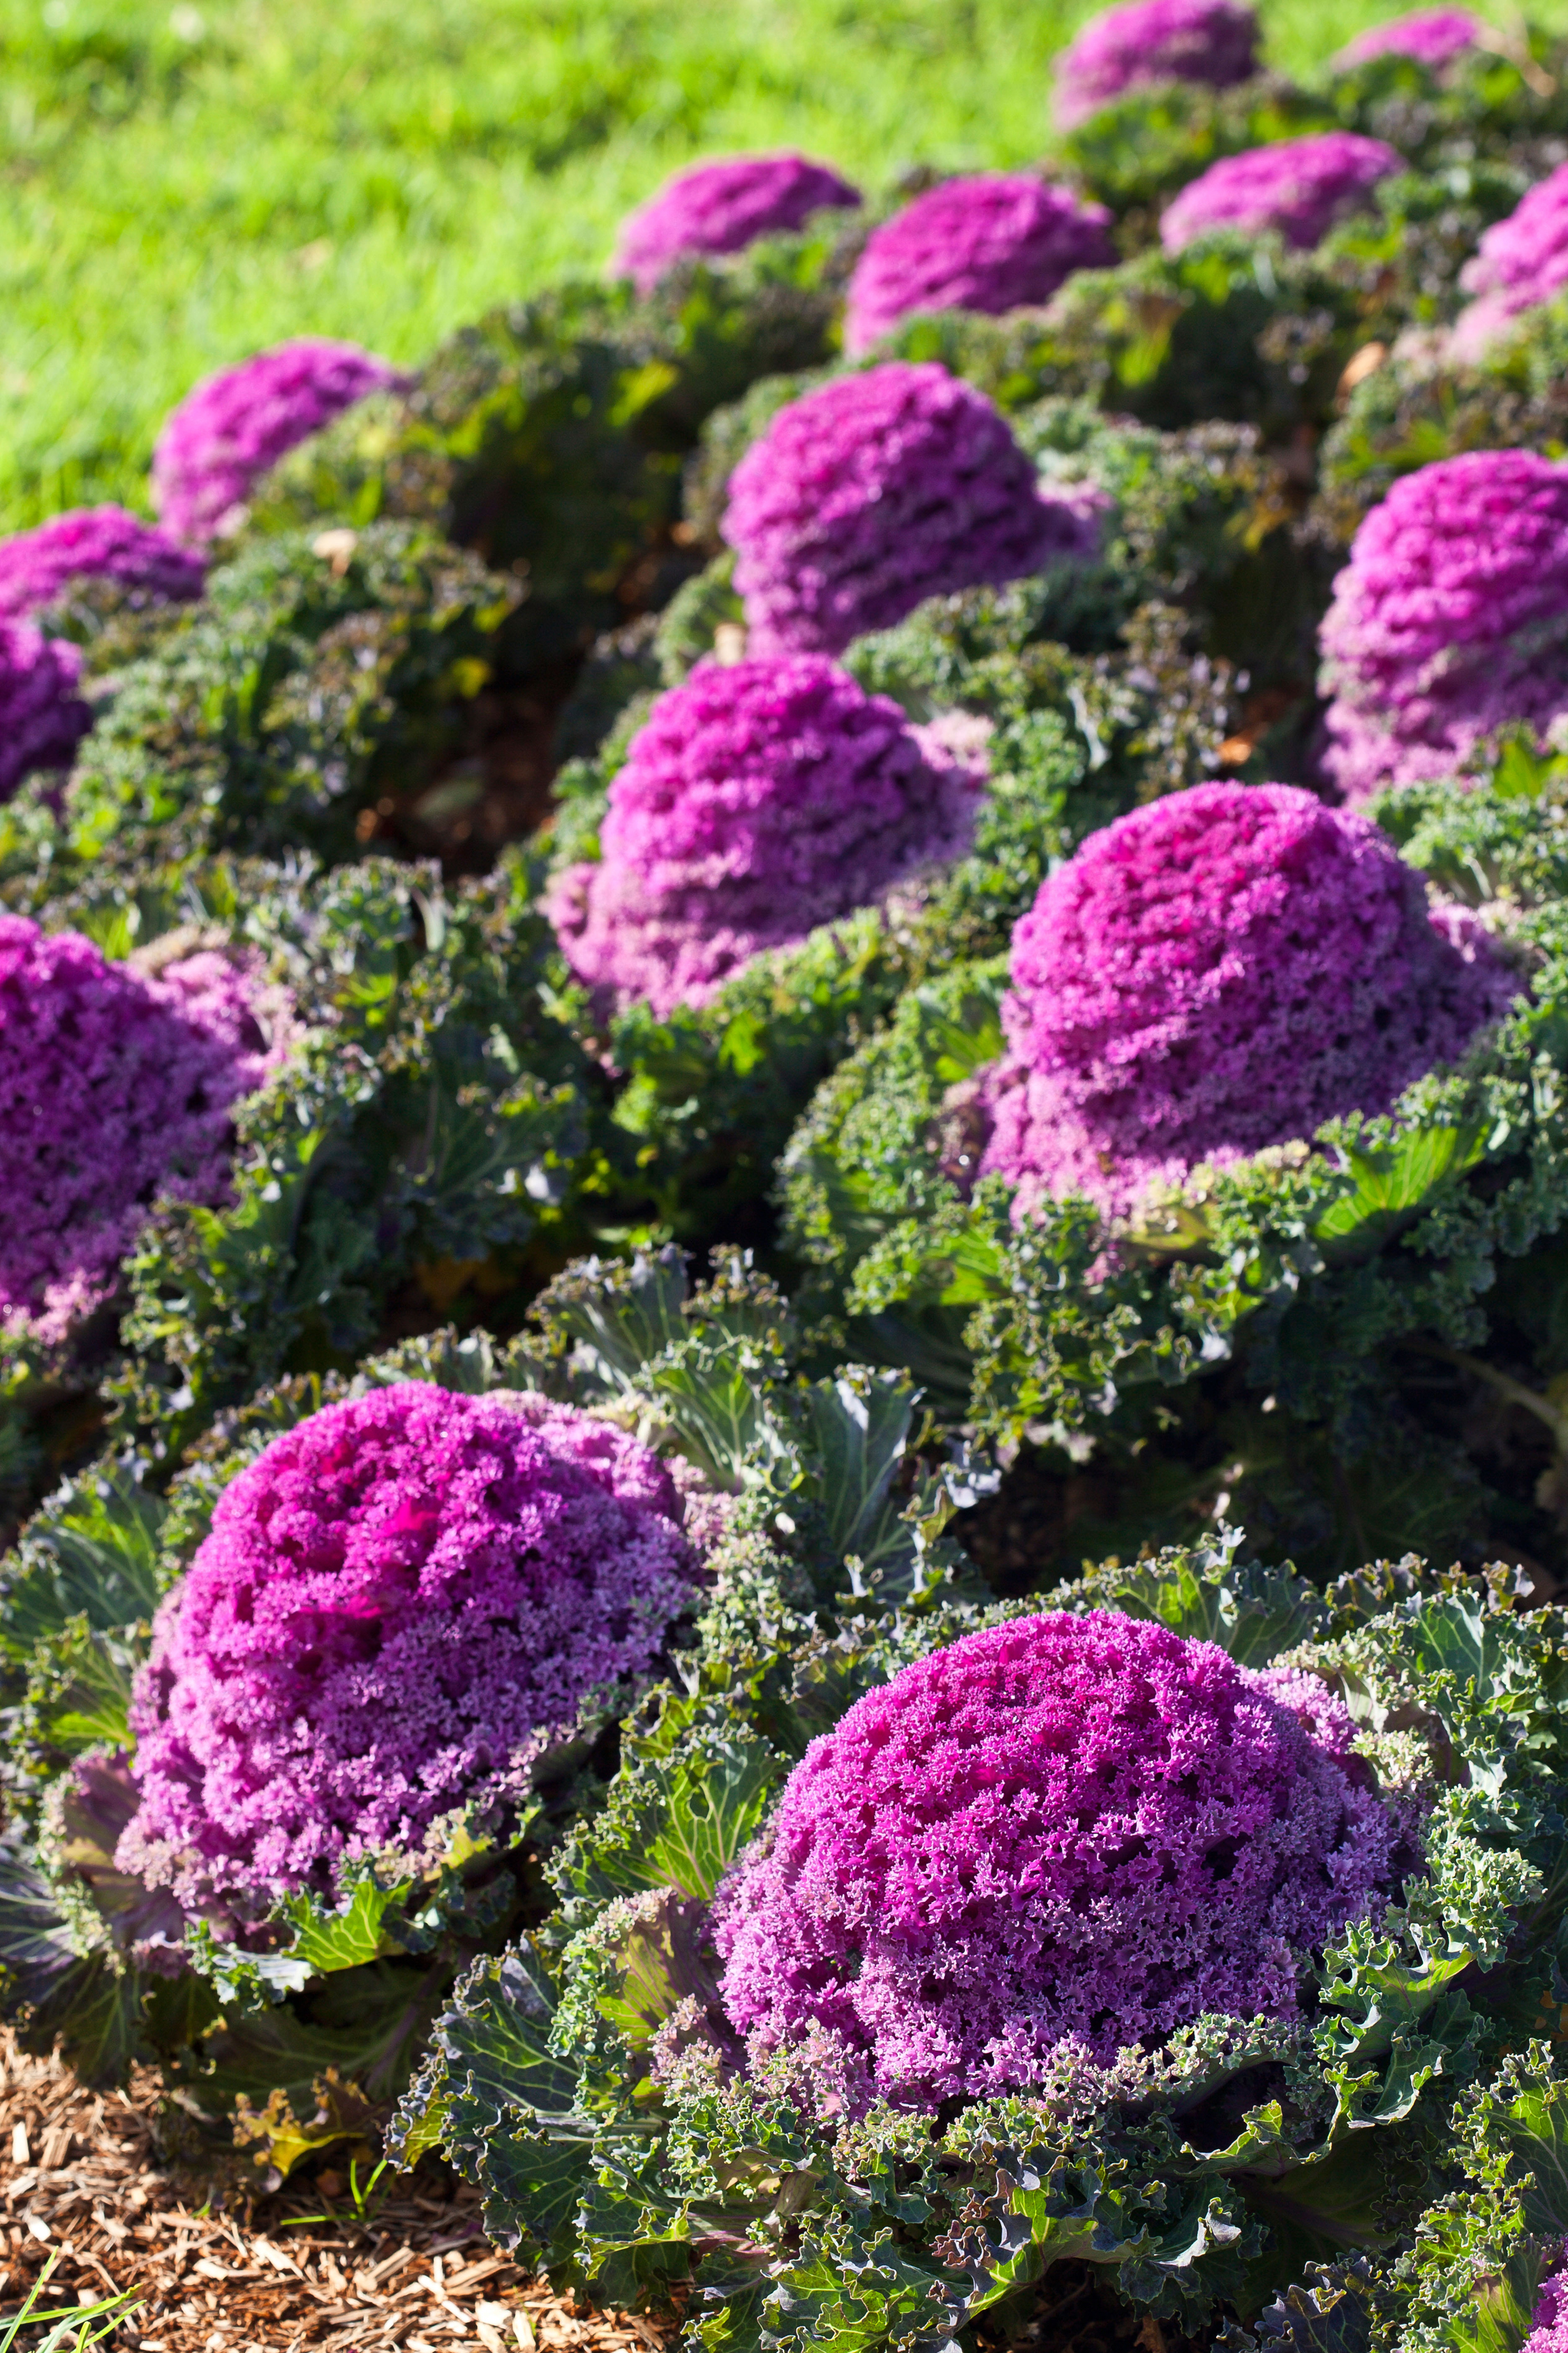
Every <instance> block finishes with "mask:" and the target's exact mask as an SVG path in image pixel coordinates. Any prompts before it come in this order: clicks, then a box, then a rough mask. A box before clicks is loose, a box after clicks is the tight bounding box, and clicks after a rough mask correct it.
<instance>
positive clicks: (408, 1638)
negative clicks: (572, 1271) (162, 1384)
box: [118, 1381, 695, 1913]
mask: <svg viewBox="0 0 1568 2353" xmlns="http://www.w3.org/2000/svg"><path fill="white" fill-rule="evenodd" d="M681 1523H682V1504H681V1501H680V1497H679V1492H678V1490H677V1488H676V1486H675V1483H674V1482H673V1481H672V1480H671V1478H670V1475H669V1473H668V1471H666V1469H665V1468H664V1466H663V1464H662V1463H661V1462H660V1461H659V1460H658V1457H657V1455H655V1454H652V1453H650V1452H649V1451H648V1449H647V1447H645V1446H642V1445H640V1444H639V1443H638V1442H637V1440H635V1439H633V1438H629V1437H627V1436H626V1433H625V1432H624V1431H622V1430H617V1429H616V1428H614V1427H613V1426H612V1425H610V1424H608V1423H606V1422H604V1421H600V1420H596V1419H593V1418H592V1417H591V1416H589V1415H587V1414H584V1413H582V1412H580V1411H578V1409H576V1408H575V1407H572V1406H562V1405H554V1404H552V1403H549V1402H548V1401H547V1400H545V1399H544V1398H539V1397H534V1396H524V1395H519V1394H516V1393H512V1392H508V1391H496V1392H492V1393H490V1394H489V1395H488V1396H485V1397H469V1396H463V1395H454V1394H453V1393H452V1392H450V1391H448V1390H445V1389H439V1388H434V1387H432V1386H430V1385H429V1384H427V1383H425V1382H422V1381H406V1382H403V1383H400V1384H399V1385H397V1386H396V1387H395V1388H384V1389H376V1390H373V1391H372V1392H371V1393H370V1395H368V1396H366V1397H361V1398H351V1399H349V1400H348V1401H346V1402H345V1403H342V1404H340V1405H331V1406H327V1407H325V1408H323V1409H322V1410H321V1412H320V1413H315V1414H312V1415H311V1416H310V1418H309V1419H308V1420H305V1421H302V1422H300V1424H299V1425H298V1426H297V1427H296V1428H295V1429H293V1430H286V1431H285V1432H284V1433H283V1434H282V1435H281V1436H280V1437H278V1438H275V1439H274V1440H272V1442H271V1444H270V1445H269V1446H268V1448H267V1450H266V1451H265V1452H264V1453H263V1454H261V1455H260V1456H259V1458H258V1460H257V1461H255V1462H253V1463H251V1464H250V1465H249V1466H248V1467H247V1469H245V1470H243V1471H241V1472H239V1474H238V1475H237V1478H236V1479H234V1481H233V1482H231V1484H230V1485H229V1486H227V1487H226V1489H225V1490H224V1492H223V1493H222V1495H221V1496H220V1497H219V1499H218V1503H217V1506H216V1510H215V1512H214V1514H213V1520H212V1527H211V1532H210V1534H209V1535H207V1536H206V1538H205V1541H204V1543H203V1544H202V1546H201V1547H200V1549H199V1550H198V1551H197V1553H196V1555H195V1559H194V1560H193V1561H192V1563H191V1567H190V1569H189V1571H188V1572H187V1574H186V1576H185V1577H184V1581H183V1582H182V1583H181V1584H180V1585H179V1586H177V1587H176V1588H174V1591H173V1592H172V1593H171V1594H170V1596H169V1598H168V1599H167V1600H166V1601H165V1602H164V1604H163V1608H162V1609H161V1610H160V1612H159V1615H158V1619H157V1621H156V1624H155V1626H154V1629H153V1650H152V1654H151V1656H150V1658H149V1660H148V1662H147V1664H146V1665H145V1667H144V1668H143V1669H142V1672H141V1675H140V1677H139V1678H138V1682H137V1685H136V1690H135V1696H134V1701H133V1704H132V1731H133V1733H134V1735H135V1739H136V1755H135V1767H134V1770H135V1778H136V1782H137V1787H138V1790H139V1793H140V1802H139V1805H138V1809H137V1812H136V1815H135V1818H134V1819H133V1820H132V1822H131V1823H130V1824H129V1826H128V1827H127V1829H126V1830H125V1831H124V1832H123V1833H122V1835H121V1841H120V1844H119V1849H118V1859H119V1862H120V1863H121V1868H123V1869H125V1870H128V1871H132V1872H135V1873H138V1874H139V1875H140V1876H141V1877H142V1879H143V1880H144V1881H146V1882H147V1883H148V1884H149V1885H154V1886H167V1887H171V1888H172V1889H173V1890H174V1893H175V1894H177V1895H178V1896H179V1897H180V1898H181V1900H182V1901H183V1902H185V1903H188V1904H202V1903H206V1902H210V1901H212V1900H214V1899H217V1900H223V1899H226V1898H227V1899H232V1900H233V1902H234V1903H235V1904H236V1905H237V1908H238V1909H239V1910H240V1911H241V1912H242V1913H243V1912H244V1911H245V1910H246V1909H247V1908H249V1909H251V1910H255V1909H258V1908H260V1907H261V1906H263V1905H265V1904H266V1902H267V1901H268V1899H269V1898H270V1897H272V1896H274V1895H276V1894H279V1893H282V1892H285V1891H287V1890H289V1889H292V1888H299V1887H303V1886H314V1887H319V1888H322V1889H326V1888H330V1887H331V1884H332V1882H333V1877H334V1873H335V1872H336V1870H337V1867H338V1866H339V1865H340V1864H342V1863H343V1862H348V1861H351V1860H352V1859H353V1858H354V1857H355V1856H357V1855H362V1854H367V1853H374V1852H378V1851H382V1850H385V1849H387V1848H395V1849H397V1850H399V1851H400V1852H411V1851H414V1852H416V1851H418V1850H419V1849H420V1847H421V1844H422V1842H423V1841H426V1837H427V1834H429V1833H431V1832H432V1831H434V1832H435V1833H436V1837H437V1841H439V1838H440V1831H439V1824H440V1822H441V1820H442V1818H443V1817H450V1815H451V1814H452V1813H453V1812H454V1811H455V1810H458V1809H461V1808H464V1807H466V1806H468V1804H469V1803H470V1802H476V1803H478V1804H479V1805H487V1804H506V1803H510V1802H516V1801H518V1800H520V1799H523V1798H525V1797H526V1796H527V1794H528V1791H529V1788H530V1784H531V1773H532V1768H533V1767H534V1766H535V1765H536V1763H537V1762H538V1760H539V1758H540V1757H542V1755H543V1754H544V1753H545V1752H546V1751H547V1750H549V1749H551V1748H552V1747H557V1746H560V1745H561V1744H562V1743H563V1742H564V1741H567V1740H569V1739H571V1738H572V1737H573V1736H574V1734H576V1733H577V1732H578V1731H579V1730H580V1729H581V1728H584V1726H585V1725H588V1724H590V1723H592V1722H593V1721H594V1720H595V1715H596V1713H597V1712H598V1711H601V1710H602V1709H603V1708H605V1706H608V1705H614V1704H617V1703H619V1702H624V1700H625V1698H626V1686H627V1685H628V1684H629V1683H637V1681H638V1680H639V1679H640V1678H642V1677H644V1676H646V1675H647V1672H649V1670H650V1669H651V1668H652V1667H653V1665H654V1663H655V1662H656V1661H657V1660H658V1656H659V1653H660V1651H661V1649H662V1647H663V1645H664V1642H665V1639H666V1636H667V1634H668V1630H669V1627H670V1624H671V1621H672V1620H674V1619H675V1618H676V1617H677V1616H679V1613H680V1612H681V1610H682V1609H685V1608H687V1607H688V1605H689V1602H690V1601H691V1599H692V1594H693V1585H692V1579H693V1576H694V1573H695V1556H694V1554H693V1551H692V1548H691V1546H690V1545H689V1541H688V1539H687V1536H686V1535H685V1532H684V1530H683V1527H682V1525H681Z"/></svg>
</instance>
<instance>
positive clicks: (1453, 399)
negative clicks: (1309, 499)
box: [1312, 299, 1568, 547]
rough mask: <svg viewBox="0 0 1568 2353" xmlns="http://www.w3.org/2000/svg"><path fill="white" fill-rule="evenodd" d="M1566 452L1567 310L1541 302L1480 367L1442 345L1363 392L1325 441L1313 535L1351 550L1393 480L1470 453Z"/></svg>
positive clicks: (1389, 366) (1381, 375) (1385, 369)
mask: <svg viewBox="0 0 1568 2353" xmlns="http://www.w3.org/2000/svg"><path fill="white" fill-rule="evenodd" d="M1565 446H1568V302H1564V301H1562V300H1561V299H1559V300H1558V301H1552V302H1546V303H1542V306H1541V307H1540V309H1539V310H1534V311H1526V312H1524V313H1522V314H1521V317H1520V319H1519V320H1518V322H1517V323H1516V324H1515V326H1514V327H1513V328H1512V330H1511V331H1510V332H1509V333H1508V334H1507V335H1505V336H1503V337H1502V338H1501V339H1500V342H1499V343H1498V344H1497V346H1496V348H1495V349H1494V350H1493V351H1492V352H1490V353H1489V354H1488V355H1487V356H1486V357H1485V358H1484V359H1483V360H1482V361H1481V362H1480V364H1479V365H1477V366H1475V367H1457V366H1453V365H1451V364H1447V363H1446V362H1445V360H1444V358H1443V356H1442V351H1441V346H1440V345H1438V346H1436V347H1434V348H1433V349H1432V350H1431V351H1430V352H1426V353H1422V352H1419V351H1418V352H1416V353H1413V354H1412V355H1411V356H1410V357H1409V358H1400V357H1398V356H1395V357H1394V358H1392V359H1390V360H1388V361H1386V362H1385V363H1384V365H1383V366H1382V367H1380V368H1378V369H1376V370H1375V372H1374V373H1373V375H1369V376H1368V377H1367V378H1366V379H1365V381H1364V382H1363V383H1362V384H1361V385H1358V386H1357V387H1356V389H1355V391H1354V393H1353V394H1352V396H1351V400H1350V403H1349V406H1348V407H1347V409H1346V411H1345V414H1344V416H1343V417H1342V418H1341V420H1340V422H1339V423H1338V424H1337V425H1336V426H1335V427H1334V428H1333V430H1332V431H1331V433H1330V434H1329V435H1328V437H1327V438H1326V439H1325V440H1324V443H1323V448H1322V457H1321V480H1320V487H1319V491H1318V496H1317V498H1316V500H1315V501H1314V503H1313V509H1312V524H1313V527H1314V529H1315V530H1316V531H1317V532H1318V533H1320V534H1321V536H1322V537H1323V538H1324V539H1326V540H1327V541H1328V542H1330V543H1331V544H1332V545H1334V546H1335V547H1342V546H1344V545H1346V544H1348V543H1349V541H1350V540H1351V538H1352V535H1353V534H1354V532H1355V529H1356V526H1357V524H1358V523H1359V522H1361V521H1362V518H1363V516H1364V515H1366V514H1368V513H1370V512H1371V511H1372V509H1373V507H1374V506H1375V505H1376V504H1377V503H1378V501H1379V500H1380V499H1382V498H1383V497H1384V495H1385V493H1386V491H1387V490H1388V487H1389V484H1390V483H1391V482H1394V481H1395V480H1398V478H1399V476H1400V475H1401V474H1408V473H1411V472H1413V471H1414V470H1415V468H1417V467H1418V466H1430V465H1433V464H1435V463H1436V460H1437V459H1440V458H1457V457H1458V456H1459V455H1460V453H1461V452H1462V451H1464V450H1466V449H1539V450H1541V451H1542V453H1543V454H1544V455H1545V456H1547V457H1549V458H1557V457H1560V456H1561V455H1562V454H1563V448H1564V447H1565Z"/></svg>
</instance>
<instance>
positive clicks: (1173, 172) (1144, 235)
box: [1058, 74, 1335, 248]
mask: <svg viewBox="0 0 1568 2353" xmlns="http://www.w3.org/2000/svg"><path fill="white" fill-rule="evenodd" d="M1334 122H1335V117H1334V113H1333V110H1332V108H1331V106H1330V104H1329V103H1328V102H1327V101H1326V100H1323V99H1321V98H1318V97H1315V96H1313V95H1311V94H1310V93H1309V92H1308V91H1306V90H1296V89H1293V88H1292V87H1291V85H1290V84H1289V82H1287V81H1284V80H1282V79H1280V78H1279V76H1278V75H1275V74H1260V75H1259V76H1258V79H1256V80H1254V81H1248V82H1242V83H1240V84H1238V85H1237V86H1236V87H1234V88H1232V89H1230V90H1211V89H1209V88H1208V87H1207V86H1206V84H1205V83H1203V82H1197V81H1165V82H1151V83H1145V84H1144V86H1143V87H1142V89H1137V90H1127V91H1126V92H1124V94H1123V95H1122V96H1121V98H1118V99H1113V100H1111V102H1110V105H1108V106H1102V107H1101V108H1100V111H1099V112H1098V113H1097V114H1091V115H1090V116H1089V120H1088V121H1086V122H1082V123H1080V124H1079V127H1078V129H1077V130H1076V131H1069V132H1068V133H1067V134H1066V136H1065V137H1064V138H1063V139H1062V140H1060V142H1058V153H1059V155H1060V158H1061V161H1062V163H1063V164H1064V165H1065V166H1066V168H1067V170H1068V173H1069V174H1071V176H1072V178H1073V179H1074V180H1075V181H1077V182H1079V184H1081V185H1082V187H1083V188H1084V190H1085V192H1086V194H1088V195H1091V196H1095V197H1098V199H1099V200H1100V203H1101V204H1102V205H1109V206H1110V209H1111V211H1112V212H1114V213H1116V214H1117V215H1118V216H1122V236H1123V237H1124V238H1125V239H1126V240H1127V242H1128V244H1129V247H1130V248H1131V246H1133V245H1134V244H1137V243H1143V242H1146V241H1148V240H1149V239H1150V238H1151V237H1152V236H1153V235H1154V233H1155V232H1156V230H1157V227H1158V222H1159V215H1160V208H1161V206H1163V204H1164V203H1166V202H1167V200H1168V199H1169V198H1170V197H1172V196H1173V195H1175V193H1176V190H1177V189H1178V188H1180V187H1184V185H1186V183H1187V181H1189V180H1195V179H1196V178H1197V176H1198V174H1199V173H1200V172H1206V171H1207V169H1208V167H1209V165H1210V164H1215V163H1217V162H1218V161H1219V159H1220V157H1221V156H1222V155H1237V154H1240V153H1242V151H1243V150H1244V149H1245V148H1248V147H1265V146H1268V145H1271V144H1272V143H1273V142H1274V141H1275V140H1277V139H1300V138H1304V137H1305V136H1306V134H1307V133H1308V132H1312V131H1330V130H1332V129H1333V128H1334Z"/></svg>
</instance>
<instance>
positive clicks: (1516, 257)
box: [1448, 164, 1568, 362]
mask: <svg viewBox="0 0 1568 2353" xmlns="http://www.w3.org/2000/svg"><path fill="white" fill-rule="evenodd" d="M1459 283H1460V285H1461V286H1463V288H1464V289H1465V291H1466V293H1467V294H1472V295H1474V297H1475V298H1476V299H1475V300H1474V301H1472V302H1471V303H1470V304H1469V305H1468V308H1467V309H1466V310H1464V311H1461V312H1460V313H1459V316H1458V319H1457V320H1456V321H1455V322H1454V327H1453V331H1452V333H1451V335H1450V337H1449V345H1448V347H1449V351H1450V353H1451V354H1452V356H1453V357H1454V358H1455V359H1456V360H1458V361H1461V362H1473V361H1475V360H1478V359H1479V358H1480V356H1481V354H1482V353H1484V352H1485V350H1486V348H1487V346H1488V344H1489V343H1495V342H1496V341H1497V339H1498V337H1499V335H1500V333H1501V332H1502V330H1503V329H1504V328H1505V327H1506V326H1507V325H1508V322H1509V321H1510V319H1513V318H1517V317H1518V315H1519V313H1520V311H1529V310H1532V309H1533V308H1534V306H1535V305H1536V304H1537V303H1538V302H1544V301H1547V300H1548V298H1549V297H1550V296H1552V295H1553V294H1555V293H1556V292H1557V291H1558V290H1559V288H1560V287H1562V286H1564V285H1568V164H1559V165H1558V166H1557V169H1556V170H1555V172H1548V174H1547V175H1546V177H1545V179H1544V180H1541V181H1538V182H1537V183H1536V185H1535V186H1534V187H1533V188H1531V189H1530V190H1529V192H1528V193H1527V194H1526V195H1523V196H1521V199H1520V201H1519V204H1518V206H1517V207H1516V209H1515V210H1514V211H1513V212H1511V213H1510V215H1509V216H1508V218H1507V219H1506V220H1500V221H1498V222H1496V223H1495V224H1494V226H1493V227H1490V228H1489V229H1488V230H1487V231H1486V233H1485V235H1484V236H1483V237H1482V238H1481V241H1480V246H1479V250H1478V252H1477V254H1476V256H1475V259H1474V260H1472V261H1468V262H1467V263H1466V264H1465V267H1464V269H1462V270H1461V271H1460V273H1459Z"/></svg>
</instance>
